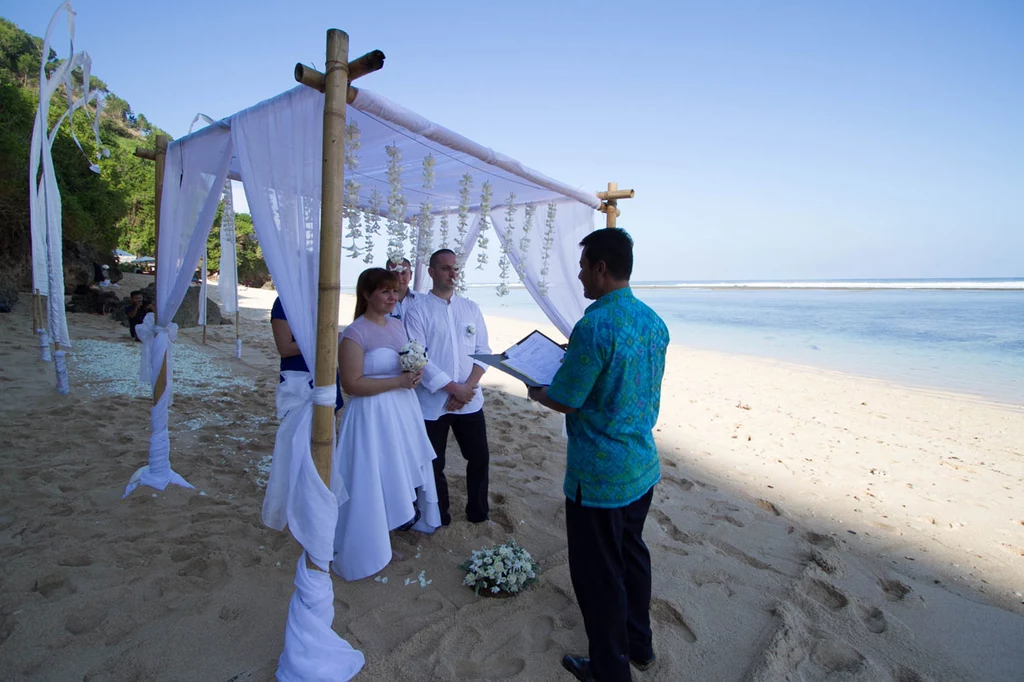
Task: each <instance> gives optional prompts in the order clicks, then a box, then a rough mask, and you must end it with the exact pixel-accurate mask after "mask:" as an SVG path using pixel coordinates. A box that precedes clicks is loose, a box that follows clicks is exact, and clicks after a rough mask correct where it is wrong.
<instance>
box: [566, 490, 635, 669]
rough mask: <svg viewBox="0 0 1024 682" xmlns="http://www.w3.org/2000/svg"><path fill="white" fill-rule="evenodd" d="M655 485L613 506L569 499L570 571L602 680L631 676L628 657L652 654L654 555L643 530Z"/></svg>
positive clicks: (593, 663) (594, 666)
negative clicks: (586, 504) (626, 501)
mask: <svg viewBox="0 0 1024 682" xmlns="http://www.w3.org/2000/svg"><path fill="white" fill-rule="evenodd" d="M653 497H654V488H651V489H650V490H648V491H647V493H645V494H644V496H643V497H641V498H640V499H639V500H637V501H635V502H633V503H631V504H629V505H627V506H625V507H618V508H615V509H602V508H597V507H584V506H583V505H582V504H581V502H580V500H581V495H580V492H579V489H578V488H577V493H576V499H575V500H570V499H568V498H566V500H565V533H566V537H567V539H568V544H569V575H570V577H571V578H572V587H573V589H574V590H575V591H576V600H577V601H578V602H579V604H580V611H581V612H582V613H583V625H584V626H585V627H586V630H587V638H588V639H589V640H590V668H591V671H592V672H593V675H594V679H596V680H598V682H620V681H622V680H630V679H632V678H631V676H630V672H629V660H630V659H633V660H635V661H647V660H650V658H651V657H652V656H653V655H654V649H653V645H652V640H651V614H650V609H651V554H650V552H649V551H648V550H647V545H645V544H644V540H643V530H644V521H645V520H646V519H647V512H648V511H649V510H650V508H651V499H652V498H653Z"/></svg>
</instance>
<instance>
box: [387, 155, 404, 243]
mask: <svg viewBox="0 0 1024 682" xmlns="http://www.w3.org/2000/svg"><path fill="white" fill-rule="evenodd" d="M384 151H386V152H387V154H388V185H389V186H390V191H389V192H388V258H389V259H390V260H391V262H392V263H401V262H402V259H403V258H405V241H406V239H407V235H406V233H405V222H404V220H405V209H406V207H407V205H408V204H407V203H406V201H405V196H404V195H403V194H402V150H401V149H399V148H398V145H396V144H395V145H390V146H386V147H384Z"/></svg>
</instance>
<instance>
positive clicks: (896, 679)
mask: <svg viewBox="0 0 1024 682" xmlns="http://www.w3.org/2000/svg"><path fill="white" fill-rule="evenodd" d="M927 679H928V678H926V677H924V676H923V675H921V674H920V673H919V672H917V671H916V670H911V669H910V668H905V667H903V666H902V665H901V666H899V667H898V668H896V672H894V673H893V676H892V682H926V680H927Z"/></svg>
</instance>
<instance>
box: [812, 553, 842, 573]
mask: <svg viewBox="0 0 1024 682" xmlns="http://www.w3.org/2000/svg"><path fill="white" fill-rule="evenodd" d="M807 563H809V564H814V565H815V566H817V567H818V568H820V569H821V570H823V571H825V573H828V574H829V575H832V574H833V573H835V572H836V571H838V570H839V566H837V565H836V563H835V562H834V561H832V560H831V559H829V558H828V557H826V556H825V555H824V554H822V553H821V552H818V551H817V550H813V551H811V552H810V554H808V555H807Z"/></svg>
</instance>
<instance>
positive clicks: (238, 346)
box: [235, 339, 242, 360]
mask: <svg viewBox="0 0 1024 682" xmlns="http://www.w3.org/2000/svg"><path fill="white" fill-rule="evenodd" d="M235 357H236V358H238V359H239V360H241V359H242V339H235Z"/></svg>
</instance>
